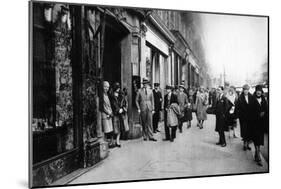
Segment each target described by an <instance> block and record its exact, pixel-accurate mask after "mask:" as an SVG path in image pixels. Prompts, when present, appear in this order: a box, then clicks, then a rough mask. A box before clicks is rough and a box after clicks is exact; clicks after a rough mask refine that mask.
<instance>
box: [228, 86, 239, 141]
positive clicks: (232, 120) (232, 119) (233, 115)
mask: <svg viewBox="0 0 281 189" xmlns="http://www.w3.org/2000/svg"><path fill="white" fill-rule="evenodd" d="M226 98H227V99H228V100H229V104H230V106H231V108H230V110H229V111H228V112H227V114H226V124H227V126H229V137H230V131H231V130H232V131H233V138H237V136H236V134H235V128H236V127H237V111H236V104H237V100H238V96H237V94H236V92H235V87H234V86H231V87H230V88H229V90H228V92H227V93H226Z"/></svg>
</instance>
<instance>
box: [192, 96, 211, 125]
mask: <svg viewBox="0 0 281 189" xmlns="http://www.w3.org/2000/svg"><path fill="white" fill-rule="evenodd" d="M207 105H208V97H207V96H206V95H205V94H202V93H199V95H197V97H196V102H195V106H196V116H197V119H198V120H207V113H206V110H207Z"/></svg>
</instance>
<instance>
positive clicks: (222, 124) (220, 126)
mask: <svg viewBox="0 0 281 189" xmlns="http://www.w3.org/2000/svg"><path fill="white" fill-rule="evenodd" d="M217 92H218V99H217V102H216V106H215V107H216V108H215V114H216V131H217V132H218V133H219V142H218V143H216V144H217V145H221V146H222V147H225V146H226V141H225V134H224V132H225V131H227V130H228V127H227V124H226V114H227V112H228V111H229V109H230V105H229V102H228V99H227V98H226V97H225V96H224V95H223V87H222V86H220V87H218V89H217Z"/></svg>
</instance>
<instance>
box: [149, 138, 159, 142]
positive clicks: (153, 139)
mask: <svg viewBox="0 0 281 189" xmlns="http://www.w3.org/2000/svg"><path fill="white" fill-rule="evenodd" d="M149 140H150V141H154V142H156V141H157V140H156V139H155V138H150V139H149Z"/></svg>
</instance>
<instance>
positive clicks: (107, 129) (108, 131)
mask: <svg viewBox="0 0 281 189" xmlns="http://www.w3.org/2000/svg"><path fill="white" fill-rule="evenodd" d="M109 86H110V85H109V83H108V82H107V81H104V82H103V101H101V102H102V104H101V106H100V107H101V110H100V111H101V119H102V128H103V132H104V133H105V136H106V138H107V139H109V145H112V144H113V135H112V132H113V124H112V117H113V111H112V108H111V103H110V100H109V96H108V90H109Z"/></svg>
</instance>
